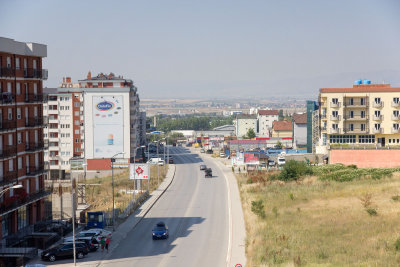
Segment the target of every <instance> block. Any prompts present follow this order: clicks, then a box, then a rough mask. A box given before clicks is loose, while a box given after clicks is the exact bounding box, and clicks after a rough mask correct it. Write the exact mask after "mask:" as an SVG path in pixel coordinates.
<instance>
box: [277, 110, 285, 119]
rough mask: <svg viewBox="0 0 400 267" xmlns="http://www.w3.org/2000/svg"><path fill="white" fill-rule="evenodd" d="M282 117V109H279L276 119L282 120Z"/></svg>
mask: <svg viewBox="0 0 400 267" xmlns="http://www.w3.org/2000/svg"><path fill="white" fill-rule="evenodd" d="M284 118H285V117H284V116H283V109H280V110H279V113H278V120H280V121H283V119H284Z"/></svg>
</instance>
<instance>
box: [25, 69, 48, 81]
mask: <svg viewBox="0 0 400 267" xmlns="http://www.w3.org/2000/svg"><path fill="white" fill-rule="evenodd" d="M24 78H28V79H43V80H47V78H48V71H47V70H46V69H33V68H25V69H24Z"/></svg>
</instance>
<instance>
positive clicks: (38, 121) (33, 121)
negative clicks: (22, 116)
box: [25, 117, 44, 127]
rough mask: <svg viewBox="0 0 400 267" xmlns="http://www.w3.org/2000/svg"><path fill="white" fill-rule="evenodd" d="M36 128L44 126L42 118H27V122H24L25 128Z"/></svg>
mask: <svg viewBox="0 0 400 267" xmlns="http://www.w3.org/2000/svg"><path fill="white" fill-rule="evenodd" d="M36 126H44V123H43V118H42V117H39V118H37V117H29V118H28V120H26V121H25V127H36Z"/></svg>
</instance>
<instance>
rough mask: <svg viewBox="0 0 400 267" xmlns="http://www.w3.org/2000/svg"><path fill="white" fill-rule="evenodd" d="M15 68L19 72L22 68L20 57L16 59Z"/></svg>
mask: <svg viewBox="0 0 400 267" xmlns="http://www.w3.org/2000/svg"><path fill="white" fill-rule="evenodd" d="M15 68H16V69H17V70H19V68H20V62H19V57H17V58H15Z"/></svg>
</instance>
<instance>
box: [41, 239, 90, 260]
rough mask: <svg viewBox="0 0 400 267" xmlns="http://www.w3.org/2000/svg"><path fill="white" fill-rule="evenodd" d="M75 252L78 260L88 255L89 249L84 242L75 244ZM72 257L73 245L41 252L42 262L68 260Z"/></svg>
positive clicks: (69, 244) (59, 246) (64, 245)
mask: <svg viewBox="0 0 400 267" xmlns="http://www.w3.org/2000/svg"><path fill="white" fill-rule="evenodd" d="M75 252H76V257H77V258H78V259H82V258H83V257H84V256H85V255H87V254H88V253H89V249H88V247H87V246H86V244H85V243H84V242H75ZM73 256H74V251H73V244H72V243H66V244H60V245H58V246H56V247H54V248H51V249H47V250H45V251H43V252H42V255H41V258H42V260H49V261H55V260H57V259H62V258H69V257H73Z"/></svg>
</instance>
